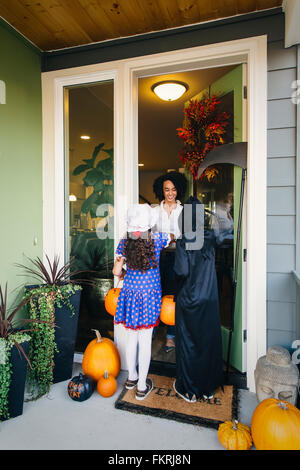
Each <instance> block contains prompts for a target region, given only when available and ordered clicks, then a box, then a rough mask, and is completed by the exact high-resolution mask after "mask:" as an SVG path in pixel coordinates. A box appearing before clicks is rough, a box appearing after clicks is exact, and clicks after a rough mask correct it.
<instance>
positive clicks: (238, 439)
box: [218, 420, 252, 450]
mask: <svg viewBox="0 0 300 470" xmlns="http://www.w3.org/2000/svg"><path fill="white" fill-rule="evenodd" d="M218 438H219V441H220V442H221V444H222V446H224V447H225V449H228V450H249V449H250V447H251V446H252V438H251V432H250V428H249V427H248V426H246V424H243V423H239V422H238V421H236V420H233V421H225V422H224V423H221V424H220V426H219V429H218Z"/></svg>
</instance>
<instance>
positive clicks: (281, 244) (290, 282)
mask: <svg viewBox="0 0 300 470" xmlns="http://www.w3.org/2000/svg"><path fill="white" fill-rule="evenodd" d="M295 80H297V48H296V47H290V48H288V49H285V48H284V43H283V41H275V42H269V43H268V131H267V134H268V147H267V149H268V150H267V152H268V161H267V165H268V166H267V168H268V169H267V271H268V272H267V345H268V346H270V345H274V344H280V345H282V346H286V347H290V346H291V343H292V341H293V340H294V339H296V336H297V333H296V329H297V324H296V312H297V309H296V283H295V280H294V277H293V275H292V271H293V270H295V269H296V126H297V121H296V108H297V107H296V106H295V104H294V103H293V102H292V99H291V96H292V93H293V91H294V90H293V88H292V86H291V85H292V82H294V81H295Z"/></svg>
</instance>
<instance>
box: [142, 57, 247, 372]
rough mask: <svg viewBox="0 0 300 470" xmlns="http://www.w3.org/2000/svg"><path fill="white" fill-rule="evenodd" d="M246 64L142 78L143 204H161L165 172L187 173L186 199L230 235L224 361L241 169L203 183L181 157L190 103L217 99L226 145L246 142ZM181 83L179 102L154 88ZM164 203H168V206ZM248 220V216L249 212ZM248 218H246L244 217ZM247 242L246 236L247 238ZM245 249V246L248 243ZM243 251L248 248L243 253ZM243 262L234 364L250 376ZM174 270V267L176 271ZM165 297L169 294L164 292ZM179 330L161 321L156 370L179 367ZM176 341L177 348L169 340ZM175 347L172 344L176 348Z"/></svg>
mask: <svg viewBox="0 0 300 470" xmlns="http://www.w3.org/2000/svg"><path fill="white" fill-rule="evenodd" d="M243 67H244V66H243V65H242V64H241V65H233V66H224V67H215V68H211V69H201V70H194V71H188V72H181V73H172V74H166V75H159V76H148V77H143V78H139V80H138V155H139V161H138V170H139V171H138V172H139V202H140V203H148V204H151V205H157V204H161V203H162V200H161V199H158V198H157V195H156V194H155V191H154V190H153V184H154V182H155V181H157V178H159V177H160V176H161V175H163V174H167V173H169V172H174V171H176V172H178V173H181V174H184V175H185V177H186V180H187V189H186V192H185V194H184V196H183V197H182V200H181V201H180V202H181V203H182V204H183V203H184V202H185V201H186V200H187V199H188V197H189V196H191V195H195V196H196V197H197V198H198V199H199V201H200V202H201V203H202V204H203V205H204V208H205V214H206V217H205V220H206V224H207V225H209V227H210V228H212V229H213V230H215V231H216V232H217V231H218V230H220V229H221V230H222V231H224V230H225V231H226V234H227V235H226V237H225V238H224V239H223V240H222V242H221V241H220V242H219V244H218V245H217V246H216V257H215V268H216V275H217V285H218V296H219V306H220V318H221V325H222V341H223V358H224V363H225V361H226V360H227V352H228V337H229V327H230V320H231V315H232V301H233V285H232V277H233V269H234V252H235V243H236V235H237V234H236V227H237V219H238V214H239V202H240V200H239V198H240V182H241V170H240V168H238V167H235V166H233V165H230V164H219V165H214V167H209V168H208V170H207V171H206V172H205V174H204V175H203V176H202V178H201V179H200V180H198V181H197V182H195V181H193V177H192V175H191V173H190V172H189V171H188V169H187V168H186V166H185V165H184V162H183V160H182V159H181V158H180V152H181V151H182V149H183V147H184V143H183V140H181V139H180V137H179V135H178V134H179V133H178V131H177V129H179V128H182V127H183V125H184V108H185V107H187V106H188V105H189V102H190V100H191V99H192V100H201V99H202V98H204V97H212V96H213V95H217V97H218V99H219V100H220V104H219V105H218V112H223V111H225V112H226V113H227V114H228V115H229V119H228V125H227V127H226V134H225V136H224V144H225V143H233V142H240V141H243V140H245V136H244V135H243V122H242V116H243V105H244V102H243ZM169 80H172V81H179V82H183V83H185V84H187V85H188V86H187V91H186V92H185V93H184V94H183V95H182V97H181V98H179V99H177V100H176V101H163V100H162V99H160V98H159V97H157V96H156V95H155V93H154V92H153V91H152V90H153V85H154V84H155V83H159V82H165V81H169ZM163 205H164V202H163ZM243 218H245V213H244V214H243ZM244 220H245V219H244ZM242 238H243V237H242ZM243 247H244V245H243ZM170 251H174V250H170V249H166V250H165V251H164V252H163V253H162V257H161V261H162V266H161V277H162V286H163V287H164V291H165V293H172V289H171V290H170V292H169V290H168V285H167V283H168V279H169V276H168V274H166V270H167V271H168V267H167V268H166V266H165V259H166V257H168V256H169V257H170V256H171V257H172V255H171V254H170V253H168V252H170ZM240 251H242V250H240ZM241 264H242V259H240V268H239V273H238V287H237V297H236V299H237V300H236V309H235V312H234V321H235V331H234V333H233V340H232V344H231V353H230V364H231V368H232V369H236V370H237V371H239V372H244V366H243V344H242V329H243V321H244V320H245V319H243V307H242V306H243V293H242V269H241ZM170 269H172V267H170ZM163 294H164V292H163ZM174 335H175V328H174V327H170V326H167V325H165V324H164V323H162V322H161V323H160V325H159V326H158V327H156V329H155V330H154V335H153V343H152V363H151V368H152V370H153V371H161V372H162V371H163V372H164V373H165V372H166V371H168V370H169V371H170V372H171V373H172V372H174V369H175V366H176V335H175V336H174ZM172 337H173V338H174V342H175V347H172V345H171V343H172V341H171V343H170V341H169V340H168V339H169V338H172ZM170 345H171V346H170Z"/></svg>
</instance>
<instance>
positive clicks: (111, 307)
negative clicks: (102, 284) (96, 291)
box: [104, 287, 121, 316]
mask: <svg viewBox="0 0 300 470" xmlns="http://www.w3.org/2000/svg"><path fill="white" fill-rule="evenodd" d="M120 290H121V288H120V287H114V288H113V289H110V290H109V291H108V292H107V294H106V296H105V301H104V306H105V309H106V311H107V312H108V313H109V314H110V315H112V316H115V314H116V310H117V303H118V298H119V294H120Z"/></svg>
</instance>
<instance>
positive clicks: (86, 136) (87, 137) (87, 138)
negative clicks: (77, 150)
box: [80, 135, 90, 140]
mask: <svg viewBox="0 0 300 470" xmlns="http://www.w3.org/2000/svg"><path fill="white" fill-rule="evenodd" d="M80 138H81V139H82V140H90V136H89V135H81V136H80Z"/></svg>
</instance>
